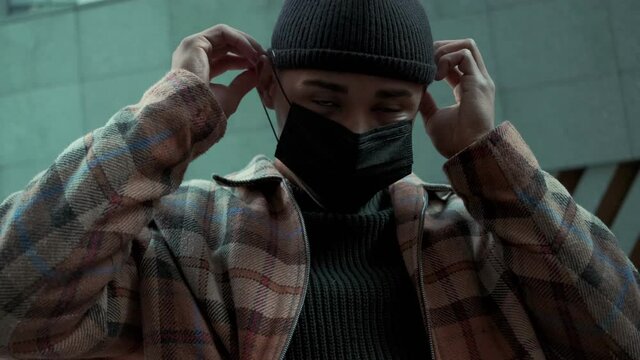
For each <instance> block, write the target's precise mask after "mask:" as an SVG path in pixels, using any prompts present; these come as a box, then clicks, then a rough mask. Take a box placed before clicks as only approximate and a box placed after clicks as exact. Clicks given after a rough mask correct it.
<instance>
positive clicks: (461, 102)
mask: <svg viewBox="0 0 640 360" xmlns="http://www.w3.org/2000/svg"><path fill="white" fill-rule="evenodd" d="M434 49H435V60H436V64H437V65H438V71H437V73H436V77H435V80H436V81H440V80H443V79H446V80H447V82H448V83H449V86H451V88H452V90H453V95H454V97H455V99H456V104H454V105H451V106H447V107H443V108H438V106H437V105H436V103H435V100H434V99H433V97H432V96H431V94H429V92H428V91H425V93H424V95H423V97H422V103H421V105H420V112H421V114H422V118H423V119H424V121H425V128H426V129H427V133H428V134H429V136H430V137H431V141H432V142H433V145H434V146H435V147H436V149H437V150H438V151H439V152H440V153H441V154H442V155H443V156H445V157H446V158H450V157H452V156H453V155H455V154H457V153H458V152H460V151H461V150H463V149H464V148H466V147H467V146H469V145H470V144H471V143H473V142H474V141H476V140H477V139H479V138H481V137H482V136H484V135H486V134H487V133H488V132H489V131H491V130H492V129H493V127H494V121H495V105H494V103H495V92H496V88H495V84H494V83H493V80H492V79H491V77H490V76H489V72H488V71H487V68H486V67H485V64H484V61H483V60H482V55H480V50H478V46H477V45H476V43H475V41H473V39H464V40H442V41H436V42H434Z"/></svg>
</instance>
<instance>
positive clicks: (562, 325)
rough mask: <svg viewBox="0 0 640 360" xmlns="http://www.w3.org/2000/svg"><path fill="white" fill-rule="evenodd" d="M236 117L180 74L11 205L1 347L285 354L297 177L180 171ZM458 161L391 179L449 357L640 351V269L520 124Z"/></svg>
mask: <svg viewBox="0 0 640 360" xmlns="http://www.w3.org/2000/svg"><path fill="white" fill-rule="evenodd" d="M226 121H227V119H226V117H225V116H224V114H223V112H222V110H221V108H220V106H219V104H218V103H217V101H216V99H215V97H214V95H213V93H212V92H211V90H210V89H209V87H208V86H207V84H205V83H204V82H202V81H200V80H199V79H198V78H197V77H196V76H195V75H193V74H191V73H189V72H186V71H182V70H179V71H172V72H169V73H168V74H167V75H166V76H165V77H164V78H163V79H162V80H160V81H159V82H158V83H157V84H155V85H154V86H153V87H152V88H150V89H149V90H148V91H147V92H146V93H145V94H144V96H143V98H142V99H141V101H140V102H139V103H138V104H135V105H131V106H128V107H125V108H123V109H122V110H120V111H119V112H118V113H116V114H115V115H114V116H113V117H112V118H111V119H110V120H109V122H108V123H107V124H106V125H105V126H104V127H102V128H99V129H97V130H95V131H93V132H91V133H89V134H87V135H86V136H84V137H83V138H80V139H78V140H77V141H75V142H74V143H72V144H71V145H70V146H69V147H68V148H67V149H66V150H64V152H63V153H62V154H61V155H60V156H58V158H57V159H56V160H55V162H54V164H53V165H51V167H49V168H48V169H47V170H45V171H44V172H42V173H40V174H39V175H37V176H36V177H35V178H34V179H33V180H32V181H31V182H30V183H29V184H28V185H27V186H26V188H25V189H24V190H23V191H21V192H18V193H15V194H13V195H11V196H10V197H9V198H8V199H6V200H5V201H4V202H3V203H2V204H1V205H0V284H1V288H0V354H3V355H4V356H12V357H16V358H34V357H52V358H95V357H98V358H99V357H103V358H107V357H122V358H135V357H141V356H142V354H144V356H145V357H146V358H149V359H160V358H163V359H192V358H206V359H222V358H224V359H226V358H239V359H278V358H282V356H283V354H284V352H285V351H286V347H287V345H288V342H289V340H290V338H291V335H292V332H293V330H294V327H295V324H296V320H297V318H298V315H299V314H300V309H301V306H302V304H303V302H304V296H305V290H306V287H307V282H308V278H309V257H310V254H309V250H308V244H307V241H306V234H305V229H304V223H303V221H302V218H301V214H300V211H299V209H298V208H297V205H296V204H295V201H294V199H293V197H292V194H291V191H290V188H289V185H288V182H287V180H285V179H283V177H282V176H281V175H280V174H279V173H278V172H277V171H276V169H275V168H274V167H273V165H272V162H271V161H270V160H268V159H267V158H266V157H263V156H259V157H256V158H255V159H254V160H253V161H252V162H251V163H250V164H249V165H248V167H247V168H245V169H244V170H242V171H240V172H237V173H235V174H232V175H230V176H227V177H218V176H216V177H214V181H209V180H196V181H187V182H185V183H182V180H183V176H184V173H185V169H186V168H187V166H188V164H189V163H190V161H191V160H193V159H194V158H195V157H196V156H198V155H200V154H201V153H203V152H204V151H206V150H207V149H208V148H209V147H211V146H212V145H213V144H214V143H216V142H217V141H218V140H219V139H220V138H221V137H222V136H223V134H224V132H225V129H226ZM214 151H215V149H214ZM445 172H446V173H447V175H448V176H449V178H450V180H451V184H452V187H449V186H448V185H434V184H426V183H423V182H422V181H420V180H419V179H418V178H417V177H415V176H413V175H411V176H408V177H407V178H405V179H402V180H401V181H398V182H397V183H395V184H393V185H392V186H391V187H390V193H391V196H392V202H393V207H394V213H395V217H396V224H397V240H398V243H399V246H400V249H401V251H402V257H403V259H404V263H405V264H406V269H407V271H408V273H409V274H410V276H411V278H412V280H413V284H414V286H415V289H416V292H417V294H418V295H419V299H420V302H421V308H422V317H423V320H424V325H425V327H426V328H427V331H428V334H429V341H430V343H431V345H432V348H433V351H434V355H435V357H436V358H438V359H492V360H499V359H526V358H532V359H542V358H554V359H555V358H566V359H609V358H619V359H640V330H639V327H640V291H639V276H638V272H637V270H636V269H635V267H634V266H633V265H632V264H631V262H630V261H629V259H628V258H627V257H626V256H625V254H624V253H623V252H622V251H621V250H620V249H619V248H618V246H617V244H616V238H615V237H614V235H613V234H612V233H611V232H610V231H609V230H608V229H607V227H606V226H605V225H603V224H602V223H601V222H600V221H599V220H598V219H597V218H596V217H594V216H593V215H591V214H590V213H588V212H587V211H585V210H584V209H583V208H581V207H580V206H578V205H577V204H576V203H575V202H574V201H573V199H572V198H571V196H570V195H569V194H568V193H567V191H566V190H565V189H564V188H563V187H562V186H561V185H560V183H558V181H556V180H555V179H554V178H553V177H552V176H550V175H549V174H547V173H545V172H544V171H542V170H541V169H540V167H539V166H538V164H537V162H536V160H535V158H534V156H533V155H532V154H531V152H530V150H529V149H528V147H527V146H526V144H525V143H524V142H523V140H522V138H521V137H520V135H519V134H518V133H517V131H516V130H515V129H514V127H513V126H512V125H511V124H510V123H508V122H505V123H503V124H501V125H500V126H498V127H497V128H496V129H494V130H493V131H492V132H490V133H489V134H488V135H486V136H485V137H484V138H482V139H480V140H478V141H476V142H475V143H473V144H472V145H470V146H469V147H468V148H466V149H464V150H463V151H462V152H460V153H459V154H457V155H456V156H454V157H453V158H451V159H450V160H449V161H448V162H447V163H446V164H445ZM132 353H133V354H132ZM127 354H132V355H127Z"/></svg>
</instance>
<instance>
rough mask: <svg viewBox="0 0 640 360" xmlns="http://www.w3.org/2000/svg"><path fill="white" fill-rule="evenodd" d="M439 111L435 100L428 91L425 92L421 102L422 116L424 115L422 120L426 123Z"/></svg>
mask: <svg viewBox="0 0 640 360" xmlns="http://www.w3.org/2000/svg"><path fill="white" fill-rule="evenodd" d="M437 111H438V105H437V104H436V101H435V99H434V98H433V96H431V94H430V93H429V92H428V91H425V92H424V94H422V100H421V101H420V114H421V115H422V119H423V120H424V121H425V122H426V121H427V120H428V119H430V118H431V117H432V116H433V114H435V113H436V112H437Z"/></svg>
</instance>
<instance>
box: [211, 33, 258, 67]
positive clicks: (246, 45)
mask: <svg viewBox="0 0 640 360" xmlns="http://www.w3.org/2000/svg"><path fill="white" fill-rule="evenodd" d="M202 35H203V36H204V37H205V38H206V39H207V40H208V41H209V42H210V43H211V44H212V46H214V48H215V46H216V45H217V44H220V43H222V44H224V45H228V46H230V47H231V49H232V51H233V52H236V53H237V54H239V55H242V56H244V57H246V58H247V59H249V61H252V63H254V64H255V63H257V62H258V57H259V52H258V50H257V49H255V48H254V47H253V45H252V44H251V42H250V41H249V40H248V39H247V38H246V37H245V36H244V35H242V34H241V33H239V32H238V31H237V30H236V29H233V28H231V27H229V26H227V25H216V26H214V27H212V28H210V29H207V30H205V31H204V32H203V33H202Z"/></svg>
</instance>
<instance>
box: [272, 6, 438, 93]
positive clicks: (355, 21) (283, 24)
mask: <svg viewBox="0 0 640 360" xmlns="http://www.w3.org/2000/svg"><path fill="white" fill-rule="evenodd" d="M271 50H273V53H274V54H272V56H273V57H274V58H273V59H272V61H273V63H274V65H275V66H276V68H278V69H320V70H329V71H344V72H354V73H360V74H367V75H375V76H383V77H388V78H394V79H399V80H408V81H412V82H416V83H421V84H429V83H431V82H432V81H433V79H434V77H435V73H436V64H435V61H434V58H433V38H432V36H431V27H430V26H429V19H428V18H427V14H426V12H425V10H424V8H423V7H422V5H421V4H420V1H419V0H285V2H284V5H283V6H282V10H281V12H280V16H279V18H278V21H277V23H276V25H275V28H274V30H273V35H272V37H271Z"/></svg>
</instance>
